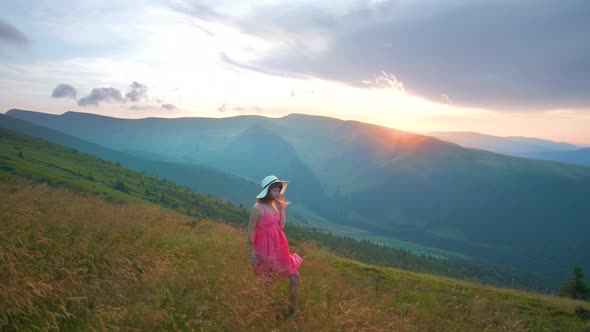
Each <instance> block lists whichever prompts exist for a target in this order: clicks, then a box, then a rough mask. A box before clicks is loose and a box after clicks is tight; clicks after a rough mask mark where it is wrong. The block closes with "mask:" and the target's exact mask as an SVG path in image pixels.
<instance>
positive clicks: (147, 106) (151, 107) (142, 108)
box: [127, 105, 158, 111]
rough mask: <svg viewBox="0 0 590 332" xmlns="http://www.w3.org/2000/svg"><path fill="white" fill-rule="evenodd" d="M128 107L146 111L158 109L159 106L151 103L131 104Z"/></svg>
mask: <svg viewBox="0 0 590 332" xmlns="http://www.w3.org/2000/svg"><path fill="white" fill-rule="evenodd" d="M127 109H130V110H132V111H145V110H153V109H158V107H155V106H151V105H131V106H129V107H127Z"/></svg>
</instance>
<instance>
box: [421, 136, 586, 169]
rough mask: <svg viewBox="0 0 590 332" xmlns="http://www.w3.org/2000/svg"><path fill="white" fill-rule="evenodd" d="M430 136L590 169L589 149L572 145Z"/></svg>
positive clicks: (529, 139) (519, 139) (514, 138)
mask: <svg viewBox="0 0 590 332" xmlns="http://www.w3.org/2000/svg"><path fill="white" fill-rule="evenodd" d="M427 135H431V136H433V137H437V138H440V139H442V140H445V141H449V142H453V143H456V144H459V145H461V146H463V147H466V148H475V149H481V150H487V151H492V152H496V153H502V154H506V155H510V156H516V157H525V158H534V159H543V160H554V161H561V162H566V163H571V164H577V165H584V166H590V149H588V148H587V147H583V146H578V145H575V144H570V143H564V142H554V141H550V140H545V139H540V138H532V137H517V136H508V137H499V136H493V135H485V134H480V133H476V132H430V133H428V134H427Z"/></svg>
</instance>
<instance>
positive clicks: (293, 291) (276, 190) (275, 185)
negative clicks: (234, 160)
mask: <svg viewBox="0 0 590 332" xmlns="http://www.w3.org/2000/svg"><path fill="white" fill-rule="evenodd" d="M287 184H288V182H287V181H281V180H279V179H278V178H277V177H276V176H274V175H269V176H267V177H265V178H264V179H262V181H261V183H260V185H261V186H262V191H261V192H260V193H259V194H258V196H256V198H257V200H256V204H254V206H253V207H252V212H251V213H250V222H249V224H248V245H249V247H250V256H251V258H252V266H253V268H254V273H255V274H256V275H263V276H269V275H278V276H281V277H288V278H289V279H290V281H291V282H290V283H289V304H290V307H289V313H290V314H294V313H295V312H296V311H297V286H298V285H299V272H298V271H297V269H298V268H299V265H301V261H302V259H301V257H299V255H297V254H295V253H290V252H289V243H288V242H287V238H286V237H285V233H283V228H285V222H286V217H285V206H286V205H287V203H286V202H285V200H284V197H283V194H284V192H285V190H286V189H287Z"/></svg>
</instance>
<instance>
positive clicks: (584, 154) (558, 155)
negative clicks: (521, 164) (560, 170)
mask: <svg viewBox="0 0 590 332" xmlns="http://www.w3.org/2000/svg"><path fill="white" fill-rule="evenodd" d="M530 157H531V158H537V159H545V160H556V161H561V162H564V163H571V164H578V165H585V166H590V148H582V149H578V150H572V151H547V152H537V153H531V154H530Z"/></svg>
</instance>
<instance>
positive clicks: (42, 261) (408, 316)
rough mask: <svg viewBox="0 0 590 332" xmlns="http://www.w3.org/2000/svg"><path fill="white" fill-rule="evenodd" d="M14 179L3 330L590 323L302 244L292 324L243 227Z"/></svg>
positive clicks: (545, 300) (5, 215)
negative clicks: (252, 262)
mask: <svg viewBox="0 0 590 332" xmlns="http://www.w3.org/2000/svg"><path fill="white" fill-rule="evenodd" d="M13 181H15V182H13V183H8V182H7V181H4V180H3V181H1V182H0V196H1V197H2V200H0V211H1V213H0V280H1V281H2V282H1V283H0V330H2V331H4V330H6V331H11V330H36V329H39V330H147V331H153V330H183V331H190V330H195V331H250V330H252V331H275V330H277V331H279V330H280V331H422V330H462V331H463V330H478V331H481V330H506V331H520V330H527V329H533V330H557V329H561V328H565V329H573V330H576V329H579V330H583V329H584V328H586V329H588V328H590V326H589V325H588V324H587V323H584V322H580V321H578V320H576V317H574V316H573V309H572V308H574V307H575V305H577V303H575V302H573V301H568V300H562V299H555V298H552V297H543V296H538V295H531V294H528V293H523V292H514V291H504V290H498V289H494V288H491V287H483V286H479V285H475V284H469V283H461V282H457V281H454V280H450V279H444V278H437V277H428V276H424V275H418V274H412V273H406V272H403V271H398V270H393V269H381V268H375V267H371V266H368V265H364V264H359V263H356V262H351V261H347V260H342V259H340V258H337V257H336V256H334V255H332V254H330V253H328V252H326V251H325V250H323V249H320V248H317V247H315V246H314V245H312V244H308V243H304V244H301V245H300V246H298V247H296V248H293V249H294V251H297V252H298V253H299V254H300V255H301V256H302V257H304V264H303V265H302V269H301V275H302V278H301V286H300V292H299V293H300V296H299V306H300V312H299V314H298V315H297V316H295V317H287V316H286V312H287V309H286V308H287V292H288V281H287V280H286V279H281V280H277V281H275V282H274V284H273V285H272V286H271V287H270V288H269V289H265V288H264V287H263V285H261V284H260V283H257V282H256V281H255V280H254V278H253V276H252V274H251V272H250V269H249V265H248V257H247V250H246V242H245V234H244V232H243V230H239V229H236V228H234V227H231V226H228V225H224V224H219V223H215V222H212V221H208V220H197V219H194V218H190V217H186V216H183V215H179V214H176V213H174V212H171V211H168V210H164V209H161V208H159V207H156V206H146V205H142V206H136V205H123V204H114V203H109V202H107V201H105V200H102V199H99V198H96V197H90V196H83V195H80V194H75V193H72V192H69V191H66V190H57V189H52V188H49V187H47V186H44V185H38V184H32V183H29V182H24V181H23V180H14V179H13ZM570 309H572V310H571V311H570ZM552 315H555V316H556V317H552Z"/></svg>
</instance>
